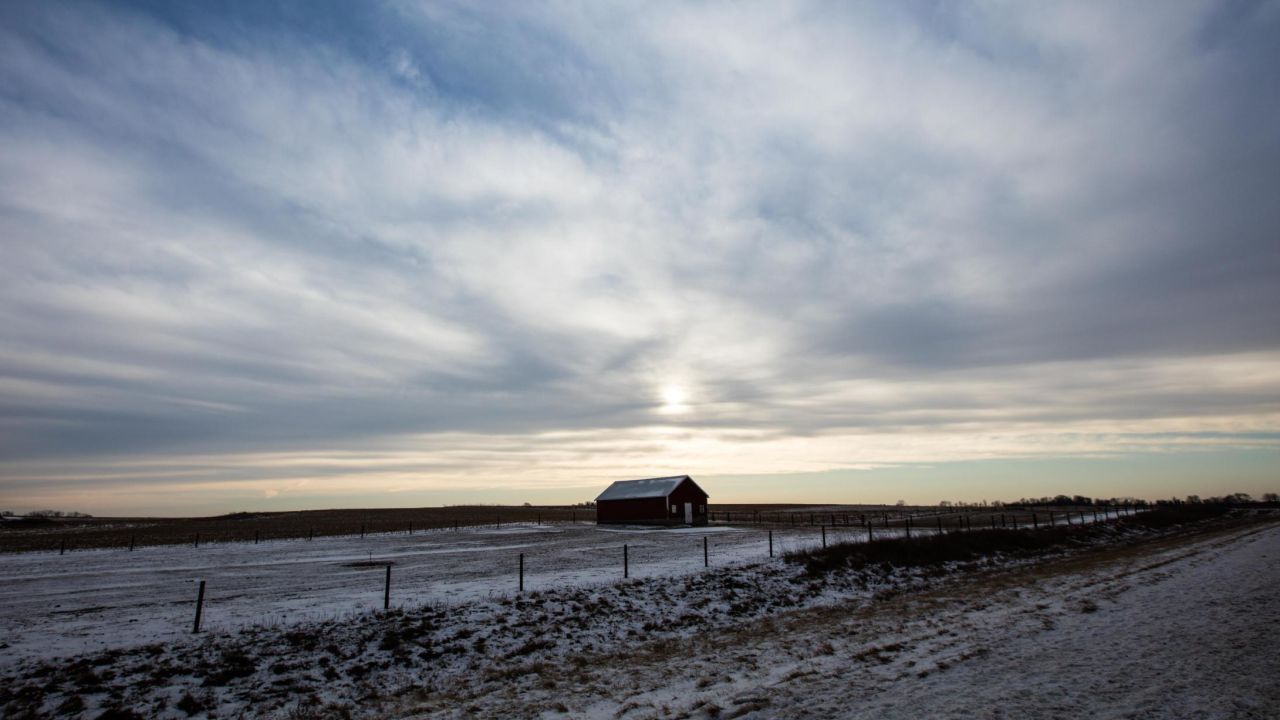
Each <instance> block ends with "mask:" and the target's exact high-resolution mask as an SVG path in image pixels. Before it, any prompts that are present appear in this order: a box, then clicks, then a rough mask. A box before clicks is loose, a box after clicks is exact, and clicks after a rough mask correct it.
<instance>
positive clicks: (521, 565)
mask: <svg viewBox="0 0 1280 720" xmlns="http://www.w3.org/2000/svg"><path fill="white" fill-rule="evenodd" d="M520 592H524V553H520Z"/></svg>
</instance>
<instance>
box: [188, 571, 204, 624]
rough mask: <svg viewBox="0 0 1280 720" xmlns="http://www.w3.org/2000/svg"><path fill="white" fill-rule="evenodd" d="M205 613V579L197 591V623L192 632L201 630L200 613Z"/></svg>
mask: <svg viewBox="0 0 1280 720" xmlns="http://www.w3.org/2000/svg"><path fill="white" fill-rule="evenodd" d="M203 613H204V581H203V580H201V581H200V589H199V590H198V591H197V592H196V624H195V626H194V627H193V628H192V630H191V632H193V633H198V632H200V615H202V614H203Z"/></svg>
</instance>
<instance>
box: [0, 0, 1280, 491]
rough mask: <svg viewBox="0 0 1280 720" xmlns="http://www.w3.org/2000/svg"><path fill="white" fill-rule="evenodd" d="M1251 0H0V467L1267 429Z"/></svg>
mask: <svg viewBox="0 0 1280 720" xmlns="http://www.w3.org/2000/svg"><path fill="white" fill-rule="evenodd" d="M1278 8H1280V6H1278V5H1277V4H1276V3H1274V2H1269V3H1268V2H1258V3H1238V4H1227V5H1222V4H1216V3H1207V2H1159V3H1151V4H1144V3H1133V4H1125V5H1122V6H1117V5H1114V4H1080V3H1068V4H1061V5H1050V6H1044V5H1038V6H1035V7H1030V6H1023V5H1019V4H1003V3H989V4H977V5H968V6H962V7H961V6H956V7H951V6H945V5H943V6H934V5H931V4H915V3H904V4H898V5H890V6H879V5H874V4H868V5H852V6H850V5H848V4H826V3H802V4H791V5H777V4H772V3H709V4H699V5H693V6H690V5H685V4H666V3H650V4H644V5H641V6H635V7H631V8H620V7H605V6H601V5H587V6H579V7H573V6H564V5H559V4H552V5H543V6H531V5H528V4H524V3H516V4H510V5H482V6H473V5H470V4H463V3H458V4H455V3H430V4H424V5H409V4H404V5H400V4H395V5H390V6H381V7H364V6H349V7H343V6H339V7H337V8H324V9H320V8H312V7H309V6H301V7H299V6H295V5H290V4H283V5H268V4H257V3H253V4H248V5H245V6H240V7H221V8H219V9H217V10H214V9H210V8H199V7H197V8H181V7H177V6H163V7H160V8H133V7H126V6H120V5H116V4H96V3H84V4H65V5H51V4H46V3H12V4H9V5H7V6H6V7H5V8H4V9H3V10H0V17H3V22H2V23H0V28H2V29H0V250H2V251H3V256H4V262H3V263H0V488H2V489H3V494H4V496H5V497H6V498H10V499H9V500H8V502H11V503H14V504H18V505H21V504H34V503H35V502H36V500H37V499H39V500H50V501H52V500H53V499H55V498H80V499H82V500H84V503H89V504H92V503H94V502H105V501H103V500H102V498H103V497H108V496H110V495H111V494H113V493H121V492H127V489H130V488H132V489H137V488H141V487H160V486H161V485H163V486H164V487H165V488H167V490H166V491H169V492H173V493H176V494H177V496H184V495H183V493H185V496H184V497H187V498H188V499H189V503H190V505H189V507H192V508H197V507H214V506H218V507H221V506H223V505H226V504H227V503H231V504H236V503H239V504H244V503H248V502H250V501H251V499H252V498H253V497H263V493H266V492H270V493H272V498H273V499H275V500H279V499H281V498H287V497H288V496H289V489H288V488H287V487H280V486H278V484H279V482H285V481H288V482H295V481H298V480H300V479H305V480H306V481H307V483H308V486H307V487H308V488H309V490H307V492H308V493H312V494H311V495H308V498H309V499H308V500H306V502H315V501H316V500H315V498H316V497H325V496H327V497H344V498H349V499H350V498H354V500H352V501H353V502H358V501H359V499H360V498H368V497H370V496H371V495H372V494H376V493H380V492H384V491H390V490H394V489H397V488H404V487H437V486H448V487H450V488H477V489H478V488H480V487H495V486H499V485H503V484H508V485H510V484H514V485H517V486H523V487H531V488H532V487H542V488H552V487H564V488H569V487H575V486H584V485H588V484H593V483H598V482H599V481H600V480H601V479H603V478H606V477H613V476H625V475H631V474H635V473H643V472H646V471H648V470H649V469H654V468H656V469H667V468H672V467H675V468H677V469H679V468H688V469H694V470H697V471H699V472H704V473H713V474H726V475H727V474H740V473H748V472H751V473H757V472H769V473H789V472H808V471H815V470H832V469H840V468H856V467H867V466H884V465H891V464H897V463H911V462H947V461H951V460H969V459H975V458H982V459H990V458H1014V457H1062V456H1076V455H1091V456H1093V455H1098V454H1107V453H1121V452H1124V453H1134V452H1153V451H1156V450H1161V449H1165V450H1168V449H1186V448H1190V447H1205V448H1210V447H1213V448H1216V447H1219V446H1221V445H1223V444H1228V445H1229V444H1232V443H1236V444H1239V445H1240V446H1250V447H1253V446H1257V445H1259V444H1262V445H1272V444H1274V442H1275V440H1274V438H1275V433H1276V432H1278V431H1280V426H1278V425H1277V418H1280V377H1278V372H1280V371H1277V368H1278V367H1280V363H1278V362H1277V360H1278V359H1280V323H1277V322H1276V311H1275V308H1276V307H1280V282H1277V280H1278V279H1280V245H1278V244H1277V242H1276V229H1277V228H1280V206H1277V205H1276V203H1274V201H1273V198H1271V189H1272V188H1274V187H1276V186H1277V184H1278V182H1280V163H1278V162H1277V160H1280V130H1278V129H1277V128H1280V122H1278V121H1280V95H1277V93H1276V92H1275V90H1274V82H1273V81H1272V80H1271V78H1270V73H1269V69H1270V68H1274V67H1275V66H1276V64H1277V62H1278V61H1280V50H1277V48H1276V47H1275V44H1274V42H1273V41H1272V38H1274V37H1275V33H1276V31H1277V29H1278V28H1277V25H1278V24H1280V9H1278ZM674 387H678V388H680V389H681V392H682V393H683V394H684V395H685V396H686V400H685V401H684V402H685V404H687V406H688V408H687V411H686V412H679V413H674V412H664V411H663V405H664V395H668V394H669V391H670V390H671V389H672V388H674ZM673 438H678V439H673ZM339 456H341V457H343V458H348V459H349V458H358V459H359V461H358V462H349V461H347V460H344V461H342V462H331V458H334V457H339ZM280 458H306V461H305V462H303V463H301V464H300V465H299V464H294V463H292V462H290V463H284V464H281V461H280ZM300 467H301V468H302V469H299V468H300ZM156 468H163V469H162V470H160V471H157V470H156ZM282 468H283V469H282ZM1209 480H1211V479H1207V481H1209ZM241 487H244V488H249V489H250V490H249V491H246V492H248V494H238V493H239V492H240V491H239V490H237V489H236V488H241ZM1119 492H1121V491H1120V490H1117V493H1119ZM50 493H53V495H50ZM75 493H79V495H76V494H75ZM254 493H257V494H256V495H255V494H254ZM955 494H956V495H959V494H961V491H957V493H955ZM68 501H70V500H68ZM84 503H81V504H84ZM180 505H181V503H180V502H178V501H175V502H174V503H171V504H170V505H168V506H167V507H179V506H180Z"/></svg>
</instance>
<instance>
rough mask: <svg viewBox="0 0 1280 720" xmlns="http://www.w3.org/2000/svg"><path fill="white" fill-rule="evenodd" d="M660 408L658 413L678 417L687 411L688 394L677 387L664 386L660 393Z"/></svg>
mask: <svg viewBox="0 0 1280 720" xmlns="http://www.w3.org/2000/svg"><path fill="white" fill-rule="evenodd" d="M660 394H661V395H662V407H661V408H659V411H660V412H662V413H664V414H667V415H679V414H681V413H686V412H688V411H689V406H688V404H687V401H688V399H689V394H688V393H687V392H685V389H684V388H683V387H681V386H679V385H664V386H663V387H662V391H661V393H660Z"/></svg>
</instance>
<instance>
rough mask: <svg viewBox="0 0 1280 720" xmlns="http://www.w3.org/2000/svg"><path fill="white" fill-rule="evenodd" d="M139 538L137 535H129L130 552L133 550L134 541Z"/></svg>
mask: <svg viewBox="0 0 1280 720" xmlns="http://www.w3.org/2000/svg"><path fill="white" fill-rule="evenodd" d="M136 539H137V536H136V535H130V536H129V552H133V541H134V540H136Z"/></svg>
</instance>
